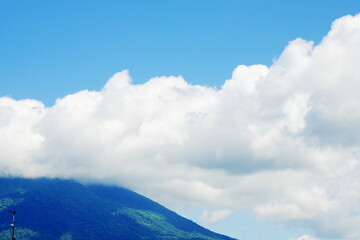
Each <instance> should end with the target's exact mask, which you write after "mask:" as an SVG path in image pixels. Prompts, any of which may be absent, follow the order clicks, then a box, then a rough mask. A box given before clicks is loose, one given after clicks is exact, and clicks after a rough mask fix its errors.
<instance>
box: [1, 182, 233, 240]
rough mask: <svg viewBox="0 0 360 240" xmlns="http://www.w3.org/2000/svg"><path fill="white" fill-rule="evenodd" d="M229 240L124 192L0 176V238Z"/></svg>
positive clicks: (139, 196)
mask: <svg viewBox="0 0 360 240" xmlns="http://www.w3.org/2000/svg"><path fill="white" fill-rule="evenodd" d="M10 210H16V211H17V213H16V228H15V237H16V240H32V239H34V240H37V239H42V240H46V239H48V240H105V239H106V240H109V239H116V240H118V239H119V240H120V239H121V240H140V239H141V240H147V239H148V240H163V239H164V240H176V239H187V240H232V238H229V237H227V236H224V235H220V234H217V233H214V232H211V231H209V230H207V229H205V228H203V227H201V226H199V225H197V224H196V223H194V222H192V221H190V220H188V219H186V218H183V217H181V216H179V215H178V214H176V213H175V212H172V211H170V210H168V209H166V208H165V207H163V206H161V205H160V204H158V203H156V202H154V201H152V200H150V199H148V198H146V197H143V196H141V195H139V194H137V193H135V192H132V191H130V190H127V189H124V188H120V187H109V186H102V185H82V184H80V183H77V182H74V181H69V180H60V179H46V178H39V179H22V178H0V239H4V240H5V239H9V240H11V231H10V226H9V225H10V223H11V220H12V218H11V213H9V212H8V211H10Z"/></svg>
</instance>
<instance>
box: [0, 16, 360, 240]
mask: <svg viewBox="0 0 360 240" xmlns="http://www.w3.org/2000/svg"><path fill="white" fill-rule="evenodd" d="M359 63H360V15H357V16H345V17H343V18H340V19H338V20H336V21H335V22H334V23H333V24H332V27H331V30H330V32H329V33H328V34H327V35H326V36H325V37H324V38H323V40H322V41H321V42H320V43H319V44H318V45H316V46H315V45H314V43H313V42H311V41H305V40H302V39H296V40H294V41H291V42H290V43H289V44H288V46H286V48H285V49H284V51H283V53H282V54H281V56H280V57H279V58H278V59H277V60H276V61H275V62H274V63H273V65H272V66H270V67H267V66H264V65H253V66H243V65H241V66H238V67H237V68H236V69H235V70H234V72H233V74H232V78H231V79H229V80H227V81H226V82H225V83H224V84H223V86H222V87H221V88H220V89H215V88H211V87H207V86H200V85H191V84H189V83H187V82H186V81H185V80H184V79H183V78H182V77H181V76H179V77H173V76H172V77H156V78H152V79H150V80H149V81H148V82H146V83H144V84H138V85H135V84H132V83H131V78H130V76H129V73H128V72H127V71H122V72H119V73H116V74H115V75H114V76H113V77H112V78H111V79H109V80H108V82H107V83H106V85H105V86H104V87H103V89H101V90H100V91H87V90H84V91H80V92H77V93H74V94H71V95H68V96H65V97H63V98H59V99H58V100H57V101H56V104H55V105H54V106H52V107H48V108H47V107H45V106H44V105H43V104H42V103H41V102H39V101H36V100H19V101H17V100H14V99H12V98H10V97H1V98H0V174H1V175H3V176H25V177H39V176H47V177H62V178H71V179H77V180H82V181H94V182H103V183H111V184H117V185H122V186H125V187H128V188H131V189H134V190H136V191H139V192H141V193H143V194H145V195H147V196H149V197H151V198H153V199H155V200H157V201H160V202H161V203H164V204H166V205H167V206H172V207H174V206H176V207H197V206H205V207H207V208H208V209H213V210H214V211H213V212H210V211H209V212H206V213H205V214H204V215H203V216H202V218H203V219H202V220H203V221H204V222H214V221H216V220H218V219H221V218H223V217H226V216H227V215H228V214H229V213H230V212H232V211H237V210H241V209H245V208H250V209H253V212H254V214H256V215H258V216H260V217H264V218H269V219H272V220H274V221H279V222H285V223H286V222H290V223H301V224H304V225H307V226H310V227H312V228H313V229H314V230H315V231H316V233H317V236H322V237H343V238H360V230H359V227H358V226H359V225H360V215H359V213H360V205H359V204H358V203H359V202H360V166H359V163H360V156H359V151H360V125H359V123H360V107H359V103H360V94H359V89H360V68H359ZM309 239H312V238H309Z"/></svg>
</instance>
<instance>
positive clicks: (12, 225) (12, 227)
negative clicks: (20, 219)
mask: <svg viewBox="0 0 360 240" xmlns="http://www.w3.org/2000/svg"><path fill="white" fill-rule="evenodd" d="M9 213H12V215H13V218H12V223H11V224H10V226H11V240H16V239H15V214H16V211H9Z"/></svg>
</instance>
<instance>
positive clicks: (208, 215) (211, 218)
mask: <svg viewBox="0 0 360 240" xmlns="http://www.w3.org/2000/svg"><path fill="white" fill-rule="evenodd" d="M230 214H231V211H229V210H226V209H221V210H215V211H209V210H204V211H203V213H202V215H201V216H200V222H201V223H202V224H204V225H208V224H212V223H216V222H218V221H220V220H222V219H224V218H226V217H228V216H229V215H230Z"/></svg>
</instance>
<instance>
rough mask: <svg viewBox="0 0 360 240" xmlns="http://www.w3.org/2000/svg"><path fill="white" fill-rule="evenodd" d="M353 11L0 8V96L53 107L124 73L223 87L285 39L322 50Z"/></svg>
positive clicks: (272, 54) (204, 6) (294, 4)
mask: <svg viewBox="0 0 360 240" xmlns="http://www.w3.org/2000/svg"><path fill="white" fill-rule="evenodd" d="M359 10H360V3H359V1H356V0H345V1H334V0H328V1H233V0H227V1H203V0H196V1H177V0H173V1H166V0H165V1H159V0H154V1H111V0H108V1H104V2H100V1H93V0H91V1H67V0H65V1H54V0H51V1H41V0H34V1H6V0H2V1H1V2H0V22H1V24H0V52H1V55H0V83H1V88H0V95H2V96H3V95H10V96H12V97H14V98H16V99H23V98H34V99H38V100H41V101H43V102H44V103H45V104H46V105H48V106H50V105H52V104H54V101H55V99H56V98H58V97H63V96H65V95H67V94H69V93H74V92H76V91H79V90H82V89H89V90H98V89H100V88H101V87H102V86H103V85H104V83H105V82H106V80H107V79H108V78H109V77H110V76H111V75H112V74H114V73H115V72H118V71H120V70H124V69H129V70H130V73H131V76H132V78H133V79H134V82H135V83H142V82H145V81H147V80H148V79H150V78H151V77H155V76H169V75H175V76H177V75H182V76H183V77H184V78H185V79H186V80H187V81H188V82H190V83H193V84H206V85H209V86H221V85H222V84H223V83H224V81H225V80H226V79H229V78H230V77H231V72H232V71H233V69H234V68H235V67H236V66H238V65H240V64H245V65H251V64H265V65H270V64H271V63H272V61H273V59H274V58H277V57H278V56H279V54H280V53H281V52H282V50H283V48H284V47H285V46H286V45H287V43H288V41H291V40H294V39H295V38H298V37H301V38H303V39H307V40H313V41H315V42H319V41H320V40H321V38H322V37H323V36H324V35H325V34H326V33H327V32H328V31H329V29H330V25H331V22H332V21H333V20H334V19H336V18H338V17H341V16H344V15H347V14H355V13H357V12H358V11H359Z"/></svg>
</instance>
